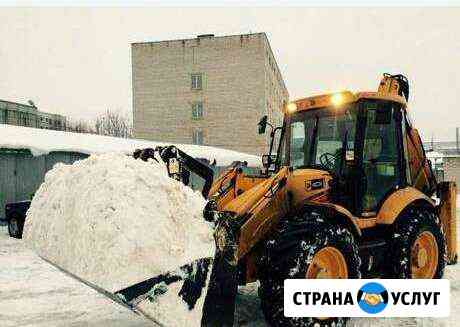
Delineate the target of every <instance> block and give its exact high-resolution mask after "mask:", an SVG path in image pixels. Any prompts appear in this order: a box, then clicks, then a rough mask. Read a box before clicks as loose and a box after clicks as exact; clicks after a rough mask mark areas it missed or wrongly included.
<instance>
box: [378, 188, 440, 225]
mask: <svg viewBox="0 0 460 327" xmlns="http://www.w3.org/2000/svg"><path fill="white" fill-rule="evenodd" d="M417 200H422V201H425V202H426V203H427V204H428V205H430V206H431V207H433V209H434V208H435V203H434V201H433V200H432V199H430V198H429V197H428V196H426V195H425V194H423V193H422V192H420V191H419V190H417V189H416V188H414V187H411V186H409V187H405V188H403V189H400V190H398V191H396V192H394V193H393V194H391V195H390V196H389V197H388V198H387V199H386V200H385V202H384V203H383V205H382V207H381V208H380V210H379V212H378V214H377V219H376V223H377V224H382V225H391V224H393V223H394V222H395V220H396V218H398V216H399V214H400V213H401V212H402V211H403V210H404V209H405V208H407V206H408V205H410V204H411V203H413V202H415V201H417Z"/></svg>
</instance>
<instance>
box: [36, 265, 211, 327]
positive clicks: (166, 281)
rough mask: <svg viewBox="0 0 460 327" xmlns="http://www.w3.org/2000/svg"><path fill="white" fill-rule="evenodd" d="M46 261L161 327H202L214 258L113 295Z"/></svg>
mask: <svg viewBox="0 0 460 327" xmlns="http://www.w3.org/2000/svg"><path fill="white" fill-rule="evenodd" d="M42 259H43V260H45V261H46V262H48V263H50V264H51V265H53V266H54V267H56V268H58V269H59V270H60V271H62V272H64V273H65V274H66V275H68V276H70V277H72V278H74V279H76V280H78V281H79V282H81V283H83V284H85V285H87V286H89V287H91V288H92V289H94V290H95V291H97V292H98V293H99V294H102V295H104V296H105V297H107V298H109V299H111V300H112V301H114V302H115V303H118V304H120V305H122V306H123V307H125V308H127V309H129V310H132V311H133V312H135V313H137V314H139V315H142V316H144V317H145V318H147V319H149V320H151V321H152V322H154V323H155V324H156V325H157V326H165V327H171V326H185V325H187V326H200V325H201V320H202V310H203V303H204V298H205V295H206V294H207V287H208V281H209V278H210V274H211V267H212V261H213V260H212V259H211V258H203V259H198V260H196V261H194V262H192V263H189V264H186V265H184V266H182V267H180V268H178V269H177V270H174V271H170V272H168V273H165V274H161V275H158V276H153V277H152V278H149V279H147V280H144V281H142V282H139V283H135V284H133V285H131V286H128V287H126V288H124V289H121V290H118V291H116V292H110V291H108V290H106V289H104V288H102V287H100V286H98V285H96V284H94V283H92V282H90V281H87V280H84V279H82V278H81V277H79V276H77V275H75V274H73V273H71V272H69V271H67V270H65V269H64V268H62V267H60V266H58V265H56V264H55V263H53V262H51V261H49V260H47V259H45V258H42Z"/></svg>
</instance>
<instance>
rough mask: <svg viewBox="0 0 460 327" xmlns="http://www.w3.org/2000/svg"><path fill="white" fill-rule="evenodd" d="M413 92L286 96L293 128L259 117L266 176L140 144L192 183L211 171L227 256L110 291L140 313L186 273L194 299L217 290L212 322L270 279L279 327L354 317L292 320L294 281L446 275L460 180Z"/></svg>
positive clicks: (208, 312)
mask: <svg viewBox="0 0 460 327" xmlns="http://www.w3.org/2000/svg"><path fill="white" fill-rule="evenodd" d="M408 98H409V83H408V80H407V78H406V77H404V76H403V75H389V74H384V75H383V78H382V80H381V82H380V84H379V86H378V89H377V91H374V92H357V93H352V92H349V91H342V92H338V93H332V94H324V95H319V96H312V97H307V98H303V99H299V100H297V101H293V102H291V103H289V104H286V105H284V106H283V114H284V121H283V125H282V126H279V127H275V126H273V125H271V124H270V123H269V122H268V119H267V117H263V118H262V119H261V120H260V122H259V133H261V134H263V133H265V132H266V130H267V128H269V129H270V137H271V144H270V151H269V153H268V154H266V155H264V156H263V157H262V162H263V167H264V170H263V171H262V172H261V174H260V175H257V176H254V175H248V174H246V173H245V172H244V166H245V164H244V163H236V164H235V165H234V166H232V167H231V168H229V169H228V170H227V171H225V172H223V173H222V174H221V175H220V176H218V177H217V178H216V179H215V180H214V176H213V174H212V169H211V168H210V167H208V166H207V165H206V164H205V163H202V162H199V161H198V160H196V159H194V158H192V157H190V156H188V155H187V154H186V153H184V152H182V151H181V150H180V149H177V148H175V147H165V148H158V149H155V150H153V149H144V150H140V151H139V152H137V154H136V157H139V158H140V159H144V160H148V159H150V158H155V157H159V158H161V160H163V161H164V162H166V163H167V168H168V172H169V174H170V176H171V177H173V178H175V179H178V180H182V181H184V182H185V183H187V181H188V178H187V177H186V176H187V174H186V173H184V171H191V172H193V173H195V174H197V175H199V176H201V177H202V178H203V179H204V180H205V186H204V188H203V192H202V194H203V196H204V197H205V198H206V199H207V201H208V202H207V205H206V206H205V208H204V213H203V216H204V219H206V220H207V221H210V222H213V223H214V226H215V231H214V238H215V243H216V253H215V256H214V258H204V259H201V260H198V261H197V262H194V263H192V264H190V265H186V266H184V267H181V268H179V269H178V270H177V271H175V272H170V273H168V274H165V275H162V276H155V277H152V279H150V280H147V281H144V282H142V283H139V284H136V285H132V286H130V287H128V288H126V289H124V290H120V291H119V292H117V294H106V295H107V296H109V297H111V298H112V299H113V300H114V301H117V302H119V303H121V304H123V305H125V306H128V307H129V308H130V309H132V310H134V311H137V309H136V308H137V306H136V305H137V303H139V301H142V300H144V299H145V298H147V297H148V296H147V294H150V295H151V294H152V290H154V291H155V290H157V289H159V288H157V287H156V286H157V285H158V284H159V283H162V285H164V284H168V283H169V282H172V281H176V280H178V279H183V280H184V286H183V287H182V289H181V292H180V293H179V294H178V295H179V296H181V297H182V298H183V299H184V302H186V303H188V304H189V307H193V305H194V303H195V302H196V300H197V298H199V297H201V296H205V300H204V306H203V317H202V322H201V324H202V326H213V327H215V326H233V325H234V312H235V298H236V294H237V288H238V286H239V285H244V284H247V283H251V282H255V281H259V282H260V287H259V296H260V300H261V307H262V311H263V313H264V315H265V317H266V320H267V322H268V324H269V325H271V326H275V327H278V326H279V327H281V326H333V325H335V326H340V325H342V326H343V325H345V323H346V320H345V318H315V317H310V318H290V317H285V316H284V312H283V310H284V308H283V307H284V305H283V283H284V280H285V279H288V278H307V279H309V278H333V279H354V278H426V279H432V278H441V277H442V276H443V272H444V268H445V265H446V264H448V263H450V264H454V263H456V261H457V249H456V244H457V241H456V204H455V203H456V185H455V183H454V182H437V181H436V178H435V175H434V174H433V171H432V169H431V165H430V162H429V160H427V158H426V155H425V152H424V149H423V146H422V141H421V138H420V136H419V133H418V131H417V129H416V128H415V127H414V126H413V125H412V122H411V120H410V118H409V113H410V109H409V108H408V104H407V101H408ZM275 144H276V146H275ZM155 154H159V156H158V155H157V156H156V155H155ZM156 160H160V159H156ZM184 176H185V178H184ZM90 286H91V285H90ZM165 291H167V290H166V289H165V288H162V289H161V292H165ZM161 292H160V291H159V293H158V294H159V295H160V296H161ZM155 294H156V293H155ZM141 313H142V312H141ZM150 318H152V320H154V317H150Z"/></svg>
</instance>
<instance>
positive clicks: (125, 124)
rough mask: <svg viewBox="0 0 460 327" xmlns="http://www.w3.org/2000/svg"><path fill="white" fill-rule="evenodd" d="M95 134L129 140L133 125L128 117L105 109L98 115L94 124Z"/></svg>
mask: <svg viewBox="0 0 460 327" xmlns="http://www.w3.org/2000/svg"><path fill="white" fill-rule="evenodd" d="M94 129H95V132H96V134H100V135H109V136H115V137H123V138H131V137H132V135H133V124H132V121H131V119H130V117H129V116H128V115H124V114H122V113H120V112H116V111H112V110H109V109H107V110H106V112H105V113H103V114H101V115H99V116H98V117H97V118H96V120H95V123H94Z"/></svg>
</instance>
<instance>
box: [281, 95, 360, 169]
mask: <svg viewBox="0 0 460 327" xmlns="http://www.w3.org/2000/svg"><path fill="white" fill-rule="evenodd" d="M356 117H357V109H356V106H355V105H354V104H353V105H350V106H347V107H345V108H340V109H337V108H332V107H331V108H321V109H318V110H309V111H303V112H298V113H296V114H294V115H293V116H292V118H291V136H290V138H291V139H290V162H291V166H292V167H293V168H318V169H325V170H328V171H330V172H331V173H340V171H339V170H340V169H341V167H342V166H343V165H342V161H343V160H345V159H346V160H347V161H349V160H353V159H354V144H355V142H354V141H355V130H356V121H357V119H356Z"/></svg>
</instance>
